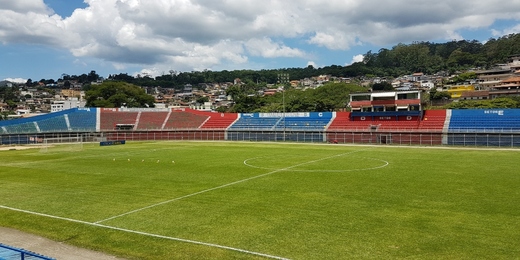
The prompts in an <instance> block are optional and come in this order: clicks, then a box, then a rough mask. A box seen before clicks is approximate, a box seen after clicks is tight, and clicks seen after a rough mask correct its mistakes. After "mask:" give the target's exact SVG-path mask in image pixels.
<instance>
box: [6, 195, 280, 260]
mask: <svg viewBox="0 0 520 260" xmlns="http://www.w3.org/2000/svg"><path fill="white" fill-rule="evenodd" d="M0 208H3V209H8V210H12V211H17V212H23V213H27V214H31V215H37V216H42V217H48V218H53V219H59V220H65V221H69V222H75V223H80V224H85V225H90V226H95V227H101V228H107V229H112V230H118V231H123V232H128V233H133V234H138V235H143V236H149V237H155V238H162V239H168V240H173V241H178V242H184V243H190V244H196V245H202V246H208V247H215V248H220V249H225V250H230V251H236V252H241V253H245V254H250V255H256V256H261V257H266V258H271V259H279V260H289V259H288V258H285V257H281V256H274V255H268V254H264V253H258V252H254V251H249V250H245V249H240V248H235V247H230V246H223V245H218V244H213V243H206V242H201V241H195V240H190V239H184V238H177V237H169V236H163V235H158V234H152V233H147V232H142V231H137V230H131V229H126V228H118V227H113V226H107V225H103V224H98V223H92V222H87V221H83V220H77V219H71V218H65V217H59V216H53V215H49V214H44V213H39V212H34V211H29V210H23V209H17V208H12V207H8V206H4V205H0Z"/></svg>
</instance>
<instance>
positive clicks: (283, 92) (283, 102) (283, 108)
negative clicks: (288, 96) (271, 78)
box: [282, 86, 285, 142]
mask: <svg viewBox="0 0 520 260" xmlns="http://www.w3.org/2000/svg"><path fill="white" fill-rule="evenodd" d="M282 111H283V113H282V119H283V141H284V142H285V86H284V87H283V90H282Z"/></svg>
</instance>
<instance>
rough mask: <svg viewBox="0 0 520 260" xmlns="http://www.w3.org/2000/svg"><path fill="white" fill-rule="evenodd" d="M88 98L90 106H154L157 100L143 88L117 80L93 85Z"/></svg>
mask: <svg viewBox="0 0 520 260" xmlns="http://www.w3.org/2000/svg"><path fill="white" fill-rule="evenodd" d="M86 100H87V106H90V107H123V106H124V107H153V106H154V101H155V99H154V97H153V96H151V95H148V94H146V93H145V91H144V90H143V89H142V88H140V87H138V86H136V85H132V84H129V83H125V82H117V81H106V82H103V83H102V84H100V85H93V86H91V88H90V90H89V91H87V92H86Z"/></svg>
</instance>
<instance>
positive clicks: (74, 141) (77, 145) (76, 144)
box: [40, 136, 83, 153]
mask: <svg viewBox="0 0 520 260" xmlns="http://www.w3.org/2000/svg"><path fill="white" fill-rule="evenodd" d="M82 150H83V138H82V136H67V137H53V138H44V139H43V140H42V143H41V147H40V152H42V153H48V152H78V151H82Z"/></svg>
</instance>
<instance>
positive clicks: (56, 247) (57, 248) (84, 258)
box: [0, 227, 123, 260]
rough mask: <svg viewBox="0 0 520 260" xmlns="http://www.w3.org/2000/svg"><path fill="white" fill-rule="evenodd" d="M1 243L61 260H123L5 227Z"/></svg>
mask: <svg viewBox="0 0 520 260" xmlns="http://www.w3.org/2000/svg"><path fill="white" fill-rule="evenodd" d="M0 243H2V244H5V245H8V246H12V247H17V248H23V249H25V250H28V251H32V252H34V253H38V254H41V255H44V256H47V257H52V258H56V259H60V260H62V259H63V260H91V259H99V260H118V259H123V258H118V257H115V256H111V255H107V254H103V253H100V252H96V251H92V250H88V249H84V248H79V247H75V246H71V245H67V244H64V243H60V242H56V241H52V240H50V239H47V238H43V237H40V236H36V235H33V234H29V233H25V232H21V231H18V230H15V229H11V228H5V227H0Z"/></svg>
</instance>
